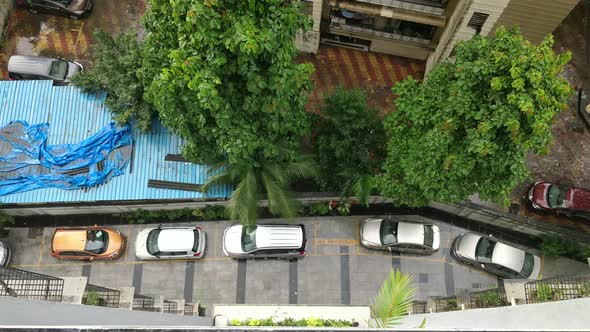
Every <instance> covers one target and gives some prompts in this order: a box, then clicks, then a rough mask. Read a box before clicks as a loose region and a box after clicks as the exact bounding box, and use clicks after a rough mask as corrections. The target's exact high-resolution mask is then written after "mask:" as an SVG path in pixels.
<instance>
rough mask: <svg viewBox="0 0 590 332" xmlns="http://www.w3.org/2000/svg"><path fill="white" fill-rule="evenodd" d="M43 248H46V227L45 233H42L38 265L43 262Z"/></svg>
mask: <svg viewBox="0 0 590 332" xmlns="http://www.w3.org/2000/svg"><path fill="white" fill-rule="evenodd" d="M43 247H45V227H43V231H42V232H41V247H40V248H39V260H38V263H37V264H41V262H43Z"/></svg>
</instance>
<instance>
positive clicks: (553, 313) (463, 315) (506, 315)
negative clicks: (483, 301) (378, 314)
mask: <svg viewBox="0 0 590 332" xmlns="http://www.w3.org/2000/svg"><path fill="white" fill-rule="evenodd" d="M588 308H590V298H584V299H575V300H566V301H557V302H548V303H540V304H526V305H517V306H510V307H500V308H489V309H470V310H464V311H453V312H444V313H435V314H420V315H412V316H408V317H406V318H405V319H403V320H402V321H401V324H400V325H399V326H396V329H411V328H416V327H418V326H420V323H422V320H423V319H424V318H426V326H425V327H424V331H429V330H438V329H441V330H449V329H452V330H475V331H477V330H507V331H514V330H518V329H526V330H530V331H535V330H537V331H539V330H548V329H555V330H559V331H564V330H573V329H579V330H587V329H588V327H590V315H588Z"/></svg>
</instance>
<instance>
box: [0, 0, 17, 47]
mask: <svg viewBox="0 0 590 332" xmlns="http://www.w3.org/2000/svg"><path fill="white" fill-rule="evenodd" d="M12 6H14V0H0V41H2V40H3V39H4V30H5V29H6V25H7V24H8V17H9V16H10V12H11V11H12Z"/></svg>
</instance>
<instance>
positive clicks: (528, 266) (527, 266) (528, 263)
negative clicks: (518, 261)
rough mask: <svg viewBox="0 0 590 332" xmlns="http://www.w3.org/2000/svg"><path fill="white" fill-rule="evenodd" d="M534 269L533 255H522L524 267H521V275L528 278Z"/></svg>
mask: <svg viewBox="0 0 590 332" xmlns="http://www.w3.org/2000/svg"><path fill="white" fill-rule="evenodd" d="M534 267H535V260H534V259H533V255H531V254H528V253H526V254H525V255H524V265H523V266H522V271H520V274H522V275H523V276H525V277H529V276H530V275H531V273H533V268H534Z"/></svg>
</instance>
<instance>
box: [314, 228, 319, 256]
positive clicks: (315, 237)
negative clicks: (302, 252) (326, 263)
mask: <svg viewBox="0 0 590 332" xmlns="http://www.w3.org/2000/svg"><path fill="white" fill-rule="evenodd" d="M313 247H314V248H315V254H316V255H317V254H318V223H317V222H316V223H314V224H313Z"/></svg>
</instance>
